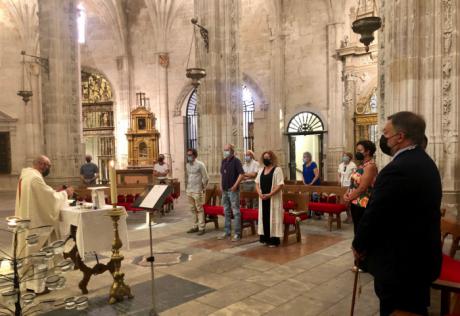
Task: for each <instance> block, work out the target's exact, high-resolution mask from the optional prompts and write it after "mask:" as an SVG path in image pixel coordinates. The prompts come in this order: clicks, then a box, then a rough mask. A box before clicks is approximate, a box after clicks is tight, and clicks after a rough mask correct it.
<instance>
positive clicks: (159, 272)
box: [0, 193, 439, 316]
mask: <svg viewBox="0 0 460 316" xmlns="http://www.w3.org/2000/svg"><path fill="white" fill-rule="evenodd" d="M0 202H1V203H0V218H2V219H3V218H5V217H6V216H8V215H11V214H12V209H13V208H14V194H5V193H0ZM144 222H145V215H144V214H143V213H135V214H132V213H131V214H130V216H129V217H128V227H129V238H130V250H129V251H128V250H125V249H123V248H122V253H123V255H124V257H125V259H124V261H123V264H122V270H123V272H125V274H126V277H125V280H126V282H127V283H128V284H129V285H130V286H131V287H132V288H133V292H134V295H135V298H134V299H133V300H127V301H124V302H121V303H117V304H115V305H106V304H105V302H106V301H107V297H108V292H109V289H110V285H111V281H112V279H111V276H110V275H109V274H108V273H106V274H102V275H96V276H93V277H92V279H91V281H90V283H89V286H88V289H89V292H90V293H89V295H88V296H89V298H90V300H89V304H90V307H89V309H88V310H87V311H86V312H85V313H84V314H87V315H98V316H103V315H149V311H150V309H151V302H152V300H151V282H150V280H151V279H150V277H151V270H150V265H149V264H148V263H147V262H145V256H148V254H149V231H148V228H147V227H146V225H145V223H144ZM155 222H156V223H157V225H155V226H154V227H153V237H154V239H153V244H154V252H155V253H157V254H156V260H157V265H156V266H155V269H154V275H155V304H156V309H157V311H158V312H159V313H160V315H187V316H189V315H283V314H284V315H325V316H333V315H337V316H341V315H349V313H350V303H351V296H352V287H353V277H354V275H353V273H352V272H351V271H350V268H351V266H352V264H353V258H352V253H351V251H350V243H351V238H352V226H351V225H347V224H344V225H342V226H343V227H342V229H341V230H333V231H332V232H329V231H328V229H327V228H326V220H324V219H323V220H310V221H306V222H303V223H302V225H301V229H302V242H301V243H296V242H295V239H294V238H292V239H291V240H290V241H289V244H288V245H287V246H282V247H279V248H267V247H264V246H262V245H261V244H259V243H258V241H257V238H256V237H255V236H250V235H249V233H250V231H249V230H248V231H246V232H245V235H244V238H243V239H242V241H241V242H237V243H233V242H231V241H226V240H223V241H221V240H217V239H216V237H217V236H218V235H219V234H221V233H222V231H221V230H215V229H214V228H213V227H212V225H211V224H208V230H207V233H206V234H205V235H204V236H197V235H196V234H187V233H185V231H186V230H187V229H189V228H190V215H189V213H188V210H187V205H186V202H185V199H184V198H183V196H182V197H181V198H180V199H179V200H178V202H177V203H176V205H175V210H173V211H171V213H169V214H167V215H166V216H157V217H156V218H155ZM220 224H221V227H222V226H223V225H222V224H223V221H222V219H221V221H220ZM0 245H1V246H2V247H7V246H8V245H9V240H8V238H7V236H6V235H4V234H1V235H0ZM101 255H102V256H103V257H102V258H105V259H101V260H102V261H107V260H108V259H107V258H108V257H109V256H110V253H103V254H101ZM89 263H95V261H90V262H89ZM66 277H67V287H66V288H65V289H64V290H60V291H58V292H51V293H49V294H45V295H43V296H40V297H39V298H38V300H40V301H41V300H45V299H47V298H50V297H57V298H65V297H69V296H79V295H81V293H80V291H79V290H78V288H77V284H78V282H79V280H80V278H81V274H80V273H79V272H78V271H72V272H69V273H67V274H66ZM359 285H360V288H361V291H360V294H359V298H358V301H357V306H356V310H357V312H356V313H355V315H378V300H377V298H376V297H375V294H374V291H373V281H372V277H371V276H370V275H369V274H361V275H360V280H359ZM432 297H433V306H432V312H431V315H438V313H437V311H439V293H438V292H437V291H433V294H432ZM55 308H56V307H55ZM46 314H48V315H81V314H82V313H81V312H66V311H64V310H63V309H59V310H57V311H54V312H49V311H48V312H46Z"/></svg>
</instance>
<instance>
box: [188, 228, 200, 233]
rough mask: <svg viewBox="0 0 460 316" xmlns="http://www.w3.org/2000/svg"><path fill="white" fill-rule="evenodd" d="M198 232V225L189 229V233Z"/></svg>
mask: <svg viewBox="0 0 460 316" xmlns="http://www.w3.org/2000/svg"><path fill="white" fill-rule="evenodd" d="M197 232H198V227H196V228H190V229H189V230H187V234H191V233H197Z"/></svg>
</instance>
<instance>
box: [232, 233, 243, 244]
mask: <svg viewBox="0 0 460 316" xmlns="http://www.w3.org/2000/svg"><path fill="white" fill-rule="evenodd" d="M240 240H241V236H240V235H237V234H235V235H233V238H232V241H233V242H236V241H240Z"/></svg>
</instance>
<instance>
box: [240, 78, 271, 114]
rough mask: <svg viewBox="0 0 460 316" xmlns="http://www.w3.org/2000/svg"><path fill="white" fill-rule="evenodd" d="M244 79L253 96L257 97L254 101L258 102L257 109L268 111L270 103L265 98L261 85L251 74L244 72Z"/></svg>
mask: <svg viewBox="0 0 460 316" xmlns="http://www.w3.org/2000/svg"><path fill="white" fill-rule="evenodd" d="M242 80H243V83H244V84H245V85H246V86H247V87H248V88H249V90H251V92H252V96H253V97H255V98H254V99H255V100H254V101H255V102H254V103H255V104H256V109H257V110H260V111H266V110H267V107H268V103H267V101H266V100H265V96H264V93H263V91H262V89H261V88H260V86H259V85H258V84H257V82H255V81H254V80H253V79H252V78H251V76H249V75H248V74H246V73H244V72H243V73H242Z"/></svg>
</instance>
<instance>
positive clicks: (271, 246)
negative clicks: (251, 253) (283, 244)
mask: <svg viewBox="0 0 460 316" xmlns="http://www.w3.org/2000/svg"><path fill="white" fill-rule="evenodd" d="M276 247H278V245H273V244H270V245H268V248H276Z"/></svg>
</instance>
